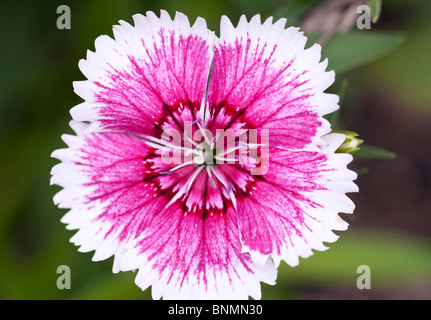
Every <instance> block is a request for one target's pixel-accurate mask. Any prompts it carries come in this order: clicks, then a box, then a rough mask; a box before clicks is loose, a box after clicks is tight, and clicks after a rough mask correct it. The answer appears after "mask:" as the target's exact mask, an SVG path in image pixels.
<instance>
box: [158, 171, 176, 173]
mask: <svg viewBox="0 0 431 320" xmlns="http://www.w3.org/2000/svg"><path fill="white" fill-rule="evenodd" d="M174 173H175V172H173V171H160V172H159V174H174Z"/></svg>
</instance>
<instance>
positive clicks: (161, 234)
mask: <svg viewBox="0 0 431 320" xmlns="http://www.w3.org/2000/svg"><path fill="white" fill-rule="evenodd" d="M135 247H136V248H139V252H140V253H144V254H145V255H146V256H147V257H148V258H147V259H148V263H149V264H151V265H152V268H155V269H157V270H158V271H159V273H160V278H162V276H166V277H167V278H168V283H170V282H171V281H173V282H174V283H175V284H177V285H179V286H181V285H182V284H183V283H184V281H188V280H189V279H195V278H196V279H197V280H190V281H191V282H196V283H197V284H201V285H205V286H206V285H208V281H209V280H208V278H209V277H211V278H218V277H220V276H222V275H227V277H228V278H229V279H230V280H231V279H232V278H234V277H238V274H237V271H236V269H245V270H246V271H247V272H249V273H252V272H253V271H252V269H251V264H250V257H249V255H248V254H242V253H241V245H240V242H239V236H238V227H237V225H236V218H235V215H234V213H233V212H232V211H231V210H228V211H227V212H225V213H224V214H212V215H208V216H207V218H206V219H202V218H201V215H195V214H187V215H185V214H184V212H183V210H182V208H180V207H179V206H174V207H172V208H170V209H166V210H163V211H162V212H161V213H160V214H159V215H158V216H157V218H156V219H155V220H154V221H153V223H152V224H151V226H150V227H149V228H148V229H147V230H146V231H145V233H144V236H143V237H142V238H141V239H140V240H139V241H138V242H137V243H136V244H135ZM173 271H179V273H177V274H175V273H173ZM174 275H175V276H176V277H177V278H173V276H174Z"/></svg>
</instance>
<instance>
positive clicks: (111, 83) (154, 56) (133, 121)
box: [71, 11, 213, 135]
mask: <svg viewBox="0 0 431 320" xmlns="http://www.w3.org/2000/svg"><path fill="white" fill-rule="evenodd" d="M134 22H135V27H132V26H131V25H129V24H128V23H126V22H123V21H121V22H120V26H115V27H114V36H115V40H113V39H111V38H109V37H108V36H101V37H99V38H97V40H96V51H95V52H94V53H93V52H88V54H87V60H82V61H81V62H80V68H81V70H82V72H83V73H84V74H85V75H86V76H87V78H88V80H86V81H80V82H75V83H74V87H75V91H76V93H77V94H79V95H80V96H81V97H82V98H83V99H85V102H84V103H83V104H81V105H78V106H77V107H75V108H74V109H72V111H71V113H72V116H73V117H74V119H75V120H79V121H95V120H98V121H100V126H101V128H102V129H104V130H115V131H125V132H132V133H135V134H140V135H147V134H154V128H155V123H156V124H157V121H158V120H160V119H161V117H162V116H163V115H164V113H169V112H172V110H175V109H176V108H177V107H178V106H179V104H180V103H183V104H188V105H190V107H191V108H196V109H199V108H200V104H201V102H202V99H203V98H204V96H205V92H206V84H207V79H208V74H209V68H210V62H211V51H210V48H211V46H212V41H213V35H212V34H211V33H210V32H209V31H208V30H207V29H206V24H205V21H204V20H203V19H198V20H197V21H196V23H195V24H194V25H193V26H192V27H190V25H189V21H188V19H187V17H186V16H184V15H183V14H180V13H178V14H177V15H176V17H175V19H174V20H173V21H172V20H171V19H170V17H169V15H168V14H167V13H166V12H165V11H162V13H161V17H160V18H157V17H156V16H155V15H154V13H152V12H148V13H147V16H142V15H135V16H134Z"/></svg>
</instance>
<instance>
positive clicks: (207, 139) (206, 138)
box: [197, 122, 212, 145]
mask: <svg viewBox="0 0 431 320" xmlns="http://www.w3.org/2000/svg"><path fill="white" fill-rule="evenodd" d="M197 124H198V126H199V129H200V130H201V131H202V135H203V136H204V138H205V141H206V142H207V143H208V144H209V145H210V144H211V143H212V142H211V140H210V139H209V138H208V137H207V135H206V134H205V130H204V128H202V125H201V124H200V123H199V122H198V123H197Z"/></svg>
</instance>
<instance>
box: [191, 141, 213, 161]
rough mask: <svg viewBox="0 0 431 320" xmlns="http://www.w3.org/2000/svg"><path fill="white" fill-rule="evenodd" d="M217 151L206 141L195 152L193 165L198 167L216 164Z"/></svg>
mask: <svg viewBox="0 0 431 320" xmlns="http://www.w3.org/2000/svg"><path fill="white" fill-rule="evenodd" d="M216 157H217V149H216V148H215V146H214V145H213V146H211V145H210V144H208V143H207V142H206V141H204V142H202V143H201V144H199V145H198V146H197V147H196V148H195V149H194V150H193V163H194V164H195V165H197V166H200V165H205V166H206V165H209V164H216V163H217V161H216Z"/></svg>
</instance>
